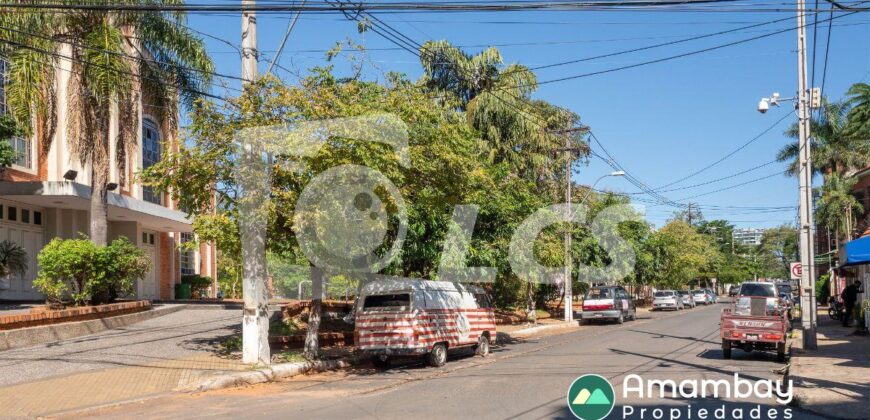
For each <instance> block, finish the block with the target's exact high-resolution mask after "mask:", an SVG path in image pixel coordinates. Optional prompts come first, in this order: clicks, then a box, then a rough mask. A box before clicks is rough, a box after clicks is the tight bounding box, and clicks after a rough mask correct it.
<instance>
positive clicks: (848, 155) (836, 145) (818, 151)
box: [777, 100, 870, 177]
mask: <svg viewBox="0 0 870 420" xmlns="http://www.w3.org/2000/svg"><path fill="white" fill-rule="evenodd" d="M849 111H850V107H849V103H847V102H828V101H827V100H823V101H822V108H821V110H820V112H819V113H818V115H816V116H813V117H812V118H811V120H810V136H811V147H812V154H813V159H812V164H813V171H814V172H816V173H823V174H824V175H825V176H826V177H827V176H829V175H830V174H832V173H840V174H843V173H845V172H846V171H848V170H851V169H855V168H862V167H864V166H866V165H868V164H870V142H868V141H867V139H868V137H866V136H860V135H857V133H856V131H855V130H853V129H852V125H850V123H849V121H848V119H847V115H848V114H849ZM786 135H787V136H789V137H791V138H793V139H795V140H796V141H795V142H794V143H789V144H787V145H786V146H784V147H783V148H782V149H781V150H780V151H779V154H778V155H777V159H778V160H779V161H780V162H788V164H789V165H788V168H787V169H786V174H787V175H791V176H797V175H798V172H799V168H800V166H799V163H800V145H799V142H798V141H797V140H798V137H799V132H798V125H797V123H795V124H794V125H792V126H791V127H790V128H789V129H788V130H787V131H786Z"/></svg>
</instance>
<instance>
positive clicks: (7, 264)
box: [0, 240, 28, 289]
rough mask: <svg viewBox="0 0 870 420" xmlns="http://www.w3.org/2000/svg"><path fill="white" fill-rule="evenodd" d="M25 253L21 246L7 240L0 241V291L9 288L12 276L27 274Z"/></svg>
mask: <svg viewBox="0 0 870 420" xmlns="http://www.w3.org/2000/svg"><path fill="white" fill-rule="evenodd" d="M27 263H28V260H27V251H26V250H25V249H24V248H23V247H21V245H18V244H16V243H15V242H12V241H9V240H3V241H0V289H8V288H9V277H10V276H11V275H12V274H16V273H17V274H20V275H22V276H23V275H24V273H26V272H27Z"/></svg>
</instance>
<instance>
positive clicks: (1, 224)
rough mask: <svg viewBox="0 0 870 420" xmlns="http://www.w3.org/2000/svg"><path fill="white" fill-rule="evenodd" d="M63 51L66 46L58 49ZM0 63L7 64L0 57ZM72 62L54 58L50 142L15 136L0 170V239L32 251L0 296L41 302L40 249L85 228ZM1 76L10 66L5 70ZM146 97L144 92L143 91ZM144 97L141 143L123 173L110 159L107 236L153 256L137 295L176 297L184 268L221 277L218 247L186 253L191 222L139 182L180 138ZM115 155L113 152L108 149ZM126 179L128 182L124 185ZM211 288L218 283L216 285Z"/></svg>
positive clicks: (84, 171) (113, 127) (85, 171)
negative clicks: (70, 112)
mask: <svg viewBox="0 0 870 420" xmlns="http://www.w3.org/2000/svg"><path fill="white" fill-rule="evenodd" d="M61 53H62V54H64V52H61ZM0 66H4V64H3V63H2V61H0ZM70 67H71V65H70V63H69V62H68V61H66V60H57V61H56V70H55V87H56V92H57V97H58V98H59V99H58V100H57V101H56V102H57V104H56V106H57V109H56V111H57V118H58V121H57V129H56V130H55V133H54V135H53V136H52V139H51V142H50V144H40V141H39V139H38V137H37V136H35V135H34V136H33V137H31V138H16V139H14V140H13V147H14V148H15V149H17V150H18V151H19V152H20V154H21V156H20V158H19V159H18V161H17V162H15V164H14V165H13V166H12V167H11V168H7V169H6V170H5V171H3V172H2V173H0V240H4V239H9V240H11V241H12V242H15V243H18V244H20V245H22V246H23V247H24V248H25V249H27V252H28V255H29V257H30V268H29V269H28V270H27V273H26V274H25V275H24V276H19V275H13V276H12V278H11V279H6V280H5V281H3V282H2V284H0V300H38V299H41V298H42V296H41V295H40V293H39V292H37V291H36V290H34V289H33V287H32V286H33V279H34V278H35V277H36V274H37V271H38V267H37V264H36V255H37V254H38V253H39V251H40V250H41V249H42V247H43V246H44V245H45V244H46V243H48V242H49V241H50V240H51V239H52V238H56V237H60V238H74V237H78V236H79V235H80V234H87V232H88V230H89V227H90V223H89V208H90V193H91V187H90V182H91V180H90V168H88V167H83V166H82V165H81V164H80V163H79V162H78V161H77V160H75V159H72V158H71V154H70V148H69V142H68V140H67V138H66V129H65V125H66V117H67V103H66V101H65V99H64V98H67V94H66V90H67V84H68V83H67V82H68V80H69V77H70V74H71V73H70ZM0 70H2V71H0V75H2V74H5V73H6V72H5V69H4V68H0ZM4 85H5V83H4V81H3V80H0V112H6V111H7V110H6V108H5V96H4V95H3V91H4ZM142 96H143V95H140V97H142ZM147 101H148V98H147V97H143V98H142V99H141V102H142V103H141V106H140V107H139V109H140V113H139V114H140V115H139V118H138V121H137V124H138V126H139V130H138V132H139V139H138V142H137V149H136V150H135V151H134V153H132V154H129V155H128V156H127V157H126V158H125V159H126V165H125V167H126V168H127V173H126V174H125V175H126V176H124V177H122V176H121V174H120V172H119V169H118V168H119V167H120V165H117V162H114V161H113V162H112V165H111V167H112V168H113V169H112V172H111V174H110V182H112V183H116V184H118V186H117V187H116V188H115V189H114V191H110V192H109V193H108V202H109V225H108V230H109V240H110V241H111V240H112V239H115V238H117V237H119V236H126V237H127V238H128V239H130V240H131V241H133V242H134V243H135V244H137V245H138V246H139V247H141V248H142V249H144V250H145V251H146V252H147V253H148V254H149V255H150V256H151V258H152V259H153V261H154V264H152V269H151V271H150V272H149V273H148V275H147V276H146V277H145V278H144V279H142V280H141V281H139V283H138V284H137V286H136V292H135V294H136V297H137V298H142V299H161V300H167V299H173V298H174V285H175V284H176V283H179V282H180V281H181V276H182V275H183V274H202V275H207V276H210V277H212V278H215V277H216V275H215V274H216V252H215V249H214V247H213V246H206V245H202V246H200V248H199V250H198V251H188V252H182V251H180V250H179V248H178V245H179V244H180V243H181V242H183V241H186V240H190V239H191V238H192V236H191V233H190V231H191V220H190V219H188V218H187V216H186V214H185V213H183V212H181V211H179V210H177V208H176V206H175V203H173V202H172V200H171V199H170V198H169V196H168V195H167V194H158V193H156V192H155V191H154V190H153V189H151V188H149V187H146V186H143V185H141V184H139V183H137V182H135V176H133V175H134V174H135V173H136V172H137V171H139V170H141V169H142V168H145V167H148V166H150V165H152V164H154V163H155V162H157V161H159V160H160V158H161V156H162V155H163V154H164V150H163V148H164V147H173V146H174V145H175V144H176V142H177V141H178V140H177V138H176V134H177V133H176V132H174V131H173V130H172V129H171V128H170V126H169V124H168V123H167V122H164V121H160V119H159V118H158V117H157V116H156V115H159V113H155V112H153V111H154V110H153V108H152V107H150V106H149V105H148V102H147ZM113 114H114V116H113V118H112V122H111V124H110V136H115V135H116V134H117V131H118V125H119V124H118V117H117V113H116V112H114V113H113ZM110 156H113V158H112V159H113V160H114V159H115V158H114V156H116V153H115V151H114V150H110ZM122 180H127V181H126V183H124V182H123V181H122ZM212 289H213V290H212V293H214V287H213V288H212Z"/></svg>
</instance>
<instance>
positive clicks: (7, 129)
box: [0, 114, 23, 172]
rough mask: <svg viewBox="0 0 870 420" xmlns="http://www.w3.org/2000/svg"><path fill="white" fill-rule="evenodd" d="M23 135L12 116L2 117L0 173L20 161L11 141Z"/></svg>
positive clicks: (0, 128)
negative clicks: (17, 160)
mask: <svg viewBox="0 0 870 420" xmlns="http://www.w3.org/2000/svg"><path fill="white" fill-rule="evenodd" d="M22 134H23V133H22V132H21V129H19V128H18V124H16V123H15V119H13V118H12V116H10V115H9V114H2V115H0V172H2V171H3V169H5V168H8V167H9V166H11V165H12V164H13V163H15V160H16V159H18V153H16V152H15V149H13V148H12V144H11V140H12V138H13V137H15V136H20V135H22Z"/></svg>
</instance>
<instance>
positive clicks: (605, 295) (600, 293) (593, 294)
mask: <svg viewBox="0 0 870 420" xmlns="http://www.w3.org/2000/svg"><path fill="white" fill-rule="evenodd" d="M610 298H613V293H612V291H611V290H610V289H590V290H589V292H588V293H586V299H610Z"/></svg>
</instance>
